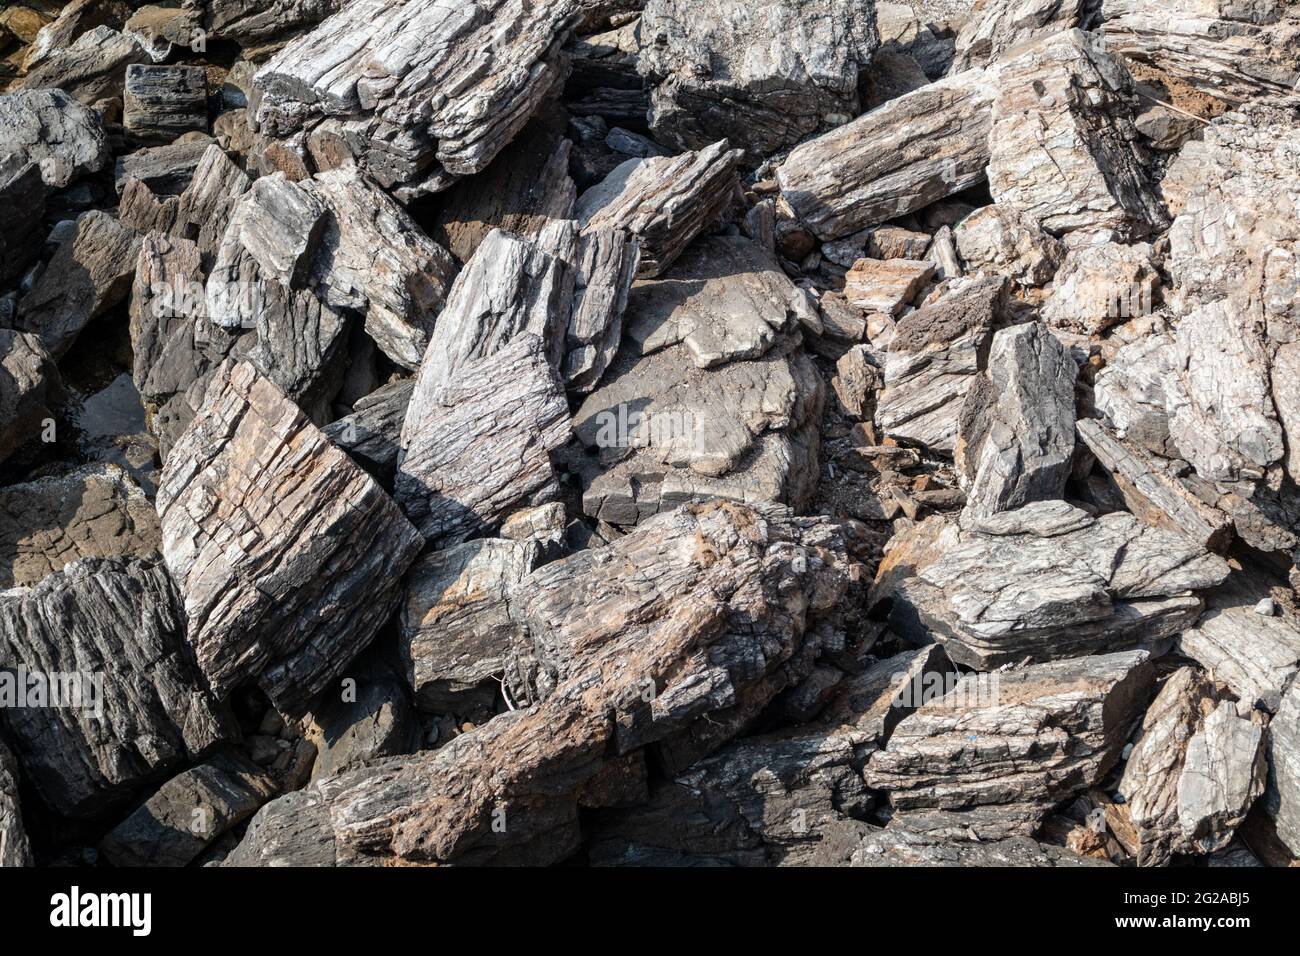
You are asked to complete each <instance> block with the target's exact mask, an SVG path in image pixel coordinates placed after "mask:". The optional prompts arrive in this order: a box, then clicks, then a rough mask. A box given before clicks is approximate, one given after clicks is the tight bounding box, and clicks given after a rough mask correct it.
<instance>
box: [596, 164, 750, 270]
mask: <svg viewBox="0 0 1300 956" xmlns="http://www.w3.org/2000/svg"><path fill="white" fill-rule="evenodd" d="M740 156H741V153H740V150H736V149H732V148H731V146H730V144H729V143H728V142H727V141H726V140H725V139H724V140H719V141H718V142H715V143H713V144H712V145H711V146H707V147H705V148H703V149H700V150H698V151H697V152H687V153H682V154H681V155H679V156H671V157H669V156H648V157H644V158H640V159H629V160H628V161H627V162H625V163H623V164H621V165H620V166H618V167H617V168H616V169H615V170H614V171H613V172H612V173H610V174H609V175H608V176H607V177H606V178H605V179H604V180H602V181H601V182H599V183H597V184H596V185H595V186H592V187H591V188H590V189H588V190H587V191H586V192H584V193H583V194H582V195H581V196H579V197H578V205H577V210H576V215H577V217H578V221H579V222H580V223H581V224H582V229H583V232H590V231H592V230H595V229H623V230H626V231H627V232H629V233H631V234H632V235H633V236H635V237H636V238H637V239H638V240H639V241H640V243H641V264H640V267H639V269H638V270H637V275H638V276H640V277H642V278H654V277H655V276H657V275H660V274H662V273H663V271H664V270H665V269H667V268H668V267H669V266H671V265H672V264H673V261H674V260H675V259H676V258H677V257H678V256H679V255H681V254H682V250H684V249H685V248H686V247H687V246H688V245H689V244H690V242H691V240H692V239H694V238H695V237H696V236H697V235H699V233H700V232H701V231H702V230H704V229H705V228H707V227H708V226H709V225H710V224H711V223H712V222H713V221H714V220H715V219H716V218H717V217H718V215H719V214H720V213H721V212H722V210H723V208H724V207H725V206H726V204H727V203H728V202H730V201H731V198H732V192H733V190H734V188H735V187H736V184H737V177H736V164H737V163H738V161H739V160H740Z"/></svg>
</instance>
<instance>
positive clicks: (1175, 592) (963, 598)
mask: <svg viewBox="0 0 1300 956" xmlns="http://www.w3.org/2000/svg"><path fill="white" fill-rule="evenodd" d="M969 528H970V529H969V530H963V529H961V528H959V527H958V525H957V524H956V523H955V522H952V521H951V520H950V519H946V518H943V517H932V518H928V519H926V520H925V521H924V522H922V523H921V524H920V525H918V526H916V527H915V528H913V529H911V530H910V531H908V532H907V533H906V534H905V535H904V536H903V537H902V538H901V539H900V540H899V541H897V542H896V543H895V544H894V545H893V547H892V549H891V551H890V552H889V554H888V555H887V556H886V559H885V561H884V562H883V563H882V564H881V567H880V571H879V572H878V574H877V591H878V595H877V596H878V598H879V597H884V596H886V595H887V596H889V597H891V598H892V600H893V605H892V612H891V621H892V622H893V623H894V626H895V628H896V629H898V630H900V631H901V632H902V633H905V634H907V635H908V636H909V637H911V638H912V639H914V640H916V641H918V642H924V641H929V640H937V641H939V642H940V643H942V644H943V645H944V648H945V650H947V651H948V654H949V656H950V657H952V659H953V660H954V661H956V662H957V663H959V664H964V665H966V666H969V667H975V668H979V669H981V670H983V669H988V668H991V667H997V666H999V665H1001V664H1006V663H1014V662H1018V661H1023V660H1024V659H1025V658H1027V657H1028V658H1031V659H1033V660H1037V661H1042V660H1052V659H1055V658H1059V657H1064V656H1070V655H1076V654H1087V653H1095V652H1096V651H1099V650H1120V649H1124V648H1126V647H1133V646H1135V645H1139V644H1142V645H1145V644H1150V643H1152V642H1156V641H1159V640H1160V639H1161V638H1164V637H1169V636H1171V635H1173V634H1176V633H1177V632H1178V631H1180V630H1182V629H1183V628H1186V627H1189V626H1190V625H1191V624H1192V623H1194V622H1195V620H1196V618H1197V616H1198V615H1199V614H1200V612H1201V609H1202V606H1203V605H1202V602H1201V599H1200V598H1198V597H1195V596H1193V595H1192V594H1190V593H1189V592H1191V591H1194V590H1197V589H1205V588H1210V587H1213V586H1214V585H1216V584H1219V583H1220V582H1222V581H1223V580H1224V578H1225V577H1227V574H1228V566H1227V564H1226V563H1225V562H1224V561H1223V559H1221V558H1219V557H1218V556H1216V555H1212V554H1207V553H1205V552H1204V551H1202V550H1201V549H1200V548H1199V547H1198V546H1196V545H1195V544H1193V543H1192V542H1191V541H1190V540H1188V539H1186V538H1184V537H1182V536H1181V535H1179V534H1177V533H1174V532H1168V531H1163V530H1160V529H1157V528H1150V527H1147V526H1144V525H1143V524H1142V523H1141V522H1139V521H1138V520H1137V519H1136V518H1134V517H1133V516H1132V515H1130V514H1126V513H1123V512H1116V513H1113V514H1108V515H1103V516H1101V517H1100V518H1093V517H1091V516H1090V515H1088V514H1087V513H1086V512H1084V511H1081V510H1079V509H1077V508H1073V507H1071V506H1070V505H1067V504H1066V503H1065V502H1063V501H1055V502H1035V503H1032V504H1028V505H1025V506H1024V507H1023V508H1020V509H1017V510H1015V511H1007V512H1003V513H1001V514H997V515H994V516H992V517H988V518H975V519H971V520H970V522H969Z"/></svg>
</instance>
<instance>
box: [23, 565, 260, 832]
mask: <svg viewBox="0 0 1300 956" xmlns="http://www.w3.org/2000/svg"><path fill="white" fill-rule="evenodd" d="M0 666H3V668H4V673H5V674H7V675H10V676H11V677H13V678H14V679H15V680H16V679H17V676H18V673H19V671H18V669H19V668H23V669H25V672H26V674H27V675H28V677H29V678H30V676H31V675H33V674H36V673H40V674H41V675H43V676H44V677H45V679H46V680H47V681H52V680H54V678H55V676H57V675H69V676H68V679H67V680H64V681H61V686H62V688H63V691H64V692H65V693H66V694H68V696H67V697H61V698H60V699H61V700H63V702H64V703H65V704H67V703H72V704H73V705H72V706H61V707H51V706H27V707H5V708H4V709H3V720H4V723H5V728H6V730H7V731H8V739H9V740H10V742H11V743H12V745H13V748H14V752H15V754H16V755H17V757H18V759H19V761H20V762H21V764H22V767H23V775H24V777H26V778H27V779H28V780H29V781H30V782H31V783H32V785H33V786H34V787H35V788H36V790H37V791H38V792H39V793H40V794H41V797H42V798H43V799H44V800H45V802H46V803H47V804H49V805H50V807H51V808H52V809H54V810H55V811H56V812H57V813H59V814H61V815H63V816H66V817H70V818H73V819H90V818H94V817H98V816H101V815H102V814H104V813H107V812H111V811H112V810H114V809H116V808H118V807H121V806H122V805H123V804H125V803H127V802H128V801H130V800H131V798H132V797H133V796H135V795H136V794H137V793H138V792H139V791H140V789H141V788H142V787H145V786H148V785H149V784H150V783H153V782H156V781H158V780H159V779H160V778H165V777H166V775H167V774H168V773H169V772H171V771H174V770H176V769H178V767H179V766H180V765H181V764H183V763H184V762H185V761H187V760H190V759H194V758H197V757H199V756H201V755H202V754H203V752H204V751H206V750H207V749H208V748H210V747H211V746H213V745H214V744H216V743H217V742H219V741H220V740H222V739H224V738H226V737H227V736H228V735H229V734H231V733H234V732H235V728H234V726H233V723H232V722H231V721H230V718H229V716H228V715H227V714H225V712H224V711H223V710H222V709H221V708H220V707H219V706H218V705H217V704H216V702H215V700H214V699H213V697H212V696H211V695H210V694H209V693H208V692H207V690H206V689H205V687H204V684H203V681H202V679H201V678H200V676H199V674H198V671H197V670H196V668H195V667H194V663H193V658H192V657H191V655H190V653H189V649H188V648H187V647H186V646H185V618H184V615H183V613H182V612H181V607H180V599H179V597H178V595H177V591H176V588H175V586H174V585H173V584H172V582H171V579H170V577H169V576H168V574H167V569H166V568H165V567H164V566H163V564H162V563H161V562H159V561H147V560H140V559H136V558H105V559H100V558H86V559H82V560H80V561H75V562H73V563H72V564H70V565H68V566H67V567H66V568H64V569H63V570H62V571H61V572H59V573H58V574H55V575H51V576H50V577H48V578H46V579H45V580H44V581H42V582H41V583H40V584H37V585H36V586H34V587H33V588H31V589H30V590H28V591H25V592H22V593H21V594H20V595H18V596H14V597H9V598H6V599H4V600H3V601H0ZM34 686H35V685H34V684H32V683H30V682H29V683H28V686H27V690H28V692H29V693H31V691H32V688H33V687H34ZM11 690H12V687H11ZM78 692H79V693H80V697H79V698H78V697H76V696H73V695H75V694H76V693H78ZM29 700H30V698H29Z"/></svg>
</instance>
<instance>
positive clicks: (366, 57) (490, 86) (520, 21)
mask: <svg viewBox="0 0 1300 956" xmlns="http://www.w3.org/2000/svg"><path fill="white" fill-rule="evenodd" d="M577 16H578V14H577V11H575V10H574V8H573V5H572V4H571V3H568V2H564V0H544V2H541V3H525V2H522V0H465V2H461V3H456V4H453V5H451V6H448V5H447V4H444V3H439V2H434V0H403V2H401V3H398V4H396V5H394V4H392V3H389V2H388V0H360V2H356V3H350V4H348V5H346V6H344V7H343V8H342V9H341V10H340V11H339V12H338V13H336V14H335V15H334V16H331V17H329V18H328V19H327V20H325V21H324V22H322V23H321V24H320V25H319V26H318V27H316V28H315V29H314V30H312V31H310V32H309V33H306V34H303V35H301V36H299V37H297V38H295V39H293V40H291V41H290V42H289V43H288V44H287V45H286V46H285V47H284V48H283V49H282V50H280V52H279V53H277V54H276V55H275V56H274V57H273V58H272V59H271V61H270V62H269V63H267V64H266V65H265V66H263V67H262V68H261V69H260V70H259V71H258V73H257V76H256V77H255V79H254V86H255V89H254V94H253V97H252V103H253V105H254V112H255V115H256V122H257V125H258V127H259V129H260V130H261V131H262V132H263V133H265V134H266V135H268V136H272V137H276V138H277V139H280V140H285V139H288V138H291V137H293V136H294V135H296V134H302V133H308V134H310V135H311V136H312V137H314V138H315V139H316V140H317V143H318V145H317V152H318V153H319V152H320V150H321V148H322V146H323V145H327V147H328V148H329V149H330V150H331V151H332V153H333V154H334V155H335V158H337V160H338V161H337V162H332V163H331V164H330V165H331V166H337V165H343V162H344V161H345V160H346V158H348V157H350V158H352V159H354V160H355V161H356V163H357V164H358V165H359V166H360V168H361V169H362V171H363V172H365V173H366V174H367V175H369V176H370V177H371V178H373V179H374V180H375V181H376V182H378V183H379V184H380V185H381V186H383V187H384V188H386V189H387V188H393V187H401V188H405V189H407V190H409V191H410V192H411V193H412V194H415V193H419V192H436V191H438V190H439V189H441V188H445V187H446V186H447V185H450V183H451V182H452V181H453V180H454V179H455V178H458V177H461V176H468V175H471V174H473V173H477V172H481V171H482V170H483V169H485V168H486V167H487V166H488V164H489V163H490V162H491V161H492V159H493V157H495V156H496V155H497V153H499V152H500V151H501V149H502V148H503V147H504V146H505V145H506V144H507V143H509V142H510V140H511V139H512V138H513V137H514V136H515V134H516V133H518V132H519V131H520V130H521V129H522V128H523V127H524V125H525V124H526V123H527V122H528V120H529V119H530V118H531V117H532V115H533V113H534V112H535V111H536V110H537V109H538V108H539V107H540V105H541V104H542V103H543V102H544V101H545V100H546V98H547V96H548V95H549V94H550V93H551V92H552V91H553V90H555V89H556V88H557V87H558V86H559V84H560V83H561V82H562V81H563V78H564V65H563V62H562V53H561V46H562V44H563V43H564V41H565V40H566V39H567V36H568V34H569V31H570V29H571V27H572V26H573V25H574V24H575V23H576V22H577ZM412 37H419V38H420V39H419V42H417V43H412V42H411V38H412Z"/></svg>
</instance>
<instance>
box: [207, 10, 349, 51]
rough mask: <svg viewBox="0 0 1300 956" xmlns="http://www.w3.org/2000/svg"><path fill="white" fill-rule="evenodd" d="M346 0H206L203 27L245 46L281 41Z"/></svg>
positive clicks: (322, 17)
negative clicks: (267, 41)
mask: <svg viewBox="0 0 1300 956" xmlns="http://www.w3.org/2000/svg"><path fill="white" fill-rule="evenodd" d="M343 2H344V0H256V2H254V0H207V2H206V3H205V4H204V9H205V12H206V16H205V18H204V26H205V27H206V29H207V30H208V32H209V33H211V34H212V35H214V36H220V37H224V38H226V39H229V40H234V41H235V42H237V43H243V42H246V41H249V40H278V39H279V38H281V37H283V36H284V35H285V34H287V33H291V32H293V31H297V30H301V29H303V28H304V27H309V26H314V25H315V24H317V23H319V22H320V21H321V20H324V19H325V18H326V17H328V16H330V15H331V14H333V13H337V12H338V11H339V10H340V9H341V8H342V7H343Z"/></svg>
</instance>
